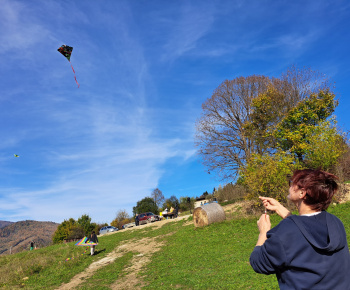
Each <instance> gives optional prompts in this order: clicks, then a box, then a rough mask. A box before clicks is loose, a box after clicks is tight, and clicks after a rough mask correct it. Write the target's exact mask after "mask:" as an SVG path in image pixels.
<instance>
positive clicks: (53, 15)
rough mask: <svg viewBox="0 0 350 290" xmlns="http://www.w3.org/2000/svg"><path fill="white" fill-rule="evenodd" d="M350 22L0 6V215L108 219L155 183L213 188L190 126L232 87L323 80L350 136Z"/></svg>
mask: <svg viewBox="0 0 350 290" xmlns="http://www.w3.org/2000/svg"><path fill="white" fill-rule="evenodd" d="M349 27H350V4H349V2H348V1H345V0H344V1H337V0H335V1H322V0H321V1H301V0H297V1H273V0H269V1H267V0H259V1H258V0H256V1H250V0H247V1H243V0H237V1H234V0H221V1H212V0H198V1H191V0H188V1H181V0H178V1H170V0H168V1H167V0H155V1H152V0H147V1H146V0H138V1H131V0H125V1H121V0H104V1H90V0H84V1H83V0H81V1H78V0H77V1H68V0H67V1H63V0H62V1H58V0H57V1H50V0H41V1H40V0H32V1H26V0H22V1H17V0H0V75H1V78H0V90H1V91H0V92H1V93H0V108H1V114H0V136H1V142H0V220H7V221H19V220H25V219H33V220H38V221H54V222H59V223H60V222H62V221H63V220H64V219H68V218H70V217H73V218H75V219H77V218H78V217H80V216H81V215H82V214H89V215H90V217H92V220H93V221H95V222H107V223H110V222H111V221H112V220H113V219H114V218H115V216H116V212H117V211H118V210H120V209H125V210H127V211H128V212H129V213H130V214H131V212H132V207H133V206H135V205H136V202H137V201H138V200H141V199H142V198H144V197H146V196H149V195H150V193H151V191H152V190H153V189H154V188H156V187H158V188H159V189H160V190H162V192H163V194H164V196H165V197H166V198H167V197H170V196H171V195H176V196H177V197H178V198H179V197H181V196H194V197H195V196H199V195H201V194H202V193H203V192H204V191H206V190H207V191H212V190H213V188H214V187H216V186H218V185H219V184H220V183H221V182H220V180H219V179H218V178H217V177H216V176H215V175H214V174H210V175H209V174H208V173H207V170H206V168H205V167H204V166H202V165H201V163H200V159H199V156H198V155H197V154H196V149H195V147H194V133H195V122H196V120H197V119H198V118H199V117H200V114H201V110H202V109H201V105H202V103H203V102H204V101H205V100H206V99H207V98H209V97H210V96H211V94H212V92H213V91H214V89H215V88H216V87H217V86H219V85H220V83H221V82H223V81H224V80H226V79H233V78H235V77H238V76H248V75H252V74H263V75H267V76H279V75H280V73H281V72H283V71H285V70H286V69H287V68H288V67H290V66H291V65H293V64H294V65H297V66H298V67H304V66H306V67H311V68H312V69H314V70H318V71H321V72H322V73H324V74H326V75H327V76H329V77H330V78H332V80H333V81H334V82H335V84H336V93H337V97H338V99H339V101H340V104H339V107H338V108H337V110H336V115H337V119H338V124H339V125H340V126H341V127H342V128H343V129H344V130H348V128H349V127H348V125H347V124H349V121H350V117H349V115H350V114H349V113H348V111H349V108H350V101H349V97H348V95H349V92H350V84H349V83H350V82H349V79H350V65H349V63H350V62H349V60H350V56H349V55H350V54H349V51H350V30H349ZM62 44H67V45H69V46H73V47H74V49H73V53H72V57H71V63H72V65H73V67H74V69H75V72H76V77H77V80H78V82H79V84H80V88H78V87H77V84H76V83H75V80H74V75H73V71H72V69H71V67H70V64H69V62H68V61H67V60H66V59H65V58H64V57H63V56H62V55H61V54H60V53H59V52H58V51H57V49H58V48H59V47H60V46H61V45H62ZM14 154H18V155H20V157H19V158H15V157H14Z"/></svg>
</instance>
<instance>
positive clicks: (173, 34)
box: [162, 2, 215, 61]
mask: <svg viewBox="0 0 350 290" xmlns="http://www.w3.org/2000/svg"><path fill="white" fill-rule="evenodd" d="M214 14H215V9H214V6H212V5H208V3H206V5H204V6H198V5H192V4H191V3H189V2H186V4H184V5H183V6H182V7H181V8H180V11H179V16H176V17H175V18H174V19H172V20H171V21H170V23H168V25H169V27H171V28H170V29H169V32H168V35H167V38H166V39H167V42H166V43H165V45H164V53H163V55H162V59H163V60H164V61H167V60H173V59H176V58H178V57H180V56H182V55H183V54H184V53H186V52H188V51H190V50H192V49H194V48H196V43H197V41H198V40H199V39H201V37H203V36H204V35H205V34H206V33H207V32H208V30H210V28H211V26H212V25H213V22H214Z"/></svg>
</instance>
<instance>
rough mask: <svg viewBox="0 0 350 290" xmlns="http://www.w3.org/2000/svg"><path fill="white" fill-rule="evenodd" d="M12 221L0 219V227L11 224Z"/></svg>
mask: <svg viewBox="0 0 350 290" xmlns="http://www.w3.org/2000/svg"><path fill="white" fill-rule="evenodd" d="M12 223H13V222H7V221H0V229H1V228H4V227H7V226H8V225H10V224H12Z"/></svg>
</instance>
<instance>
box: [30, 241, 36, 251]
mask: <svg viewBox="0 0 350 290" xmlns="http://www.w3.org/2000/svg"><path fill="white" fill-rule="evenodd" d="M34 244H35V242H34V241H31V242H30V250H31V251H32V250H34Z"/></svg>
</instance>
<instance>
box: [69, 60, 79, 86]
mask: <svg viewBox="0 0 350 290" xmlns="http://www.w3.org/2000/svg"><path fill="white" fill-rule="evenodd" d="M68 61H69V63H70V66H71V67H72V70H73V73H74V79H75V82H76V83H77V85H78V88H79V87H80V85H79V83H78V81H77V77H76V76H75V70H74V68H73V65H72V63H71V62H70V60H68Z"/></svg>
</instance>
